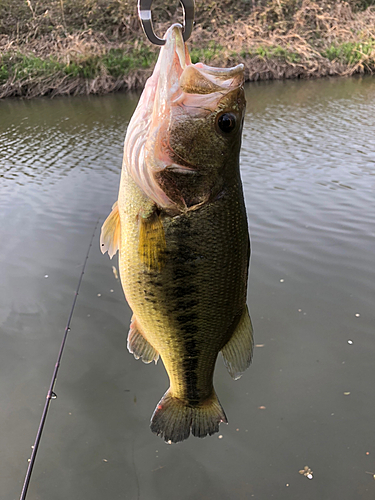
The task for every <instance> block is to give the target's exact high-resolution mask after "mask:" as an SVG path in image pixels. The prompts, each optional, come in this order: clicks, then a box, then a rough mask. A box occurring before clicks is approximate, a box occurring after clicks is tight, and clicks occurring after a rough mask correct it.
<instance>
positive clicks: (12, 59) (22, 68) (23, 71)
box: [0, 47, 156, 84]
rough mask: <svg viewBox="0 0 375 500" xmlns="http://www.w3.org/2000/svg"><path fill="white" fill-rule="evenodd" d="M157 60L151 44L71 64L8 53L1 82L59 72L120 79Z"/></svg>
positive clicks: (3, 60) (1, 64)
mask: <svg viewBox="0 0 375 500" xmlns="http://www.w3.org/2000/svg"><path fill="white" fill-rule="evenodd" d="M155 60H156V54H155V53H154V52H152V51H151V50H150V49H149V48H148V47H141V48H139V49H136V50H133V51H131V52H130V51H129V52H128V51H124V50H121V49H110V50H109V51H108V52H106V53H105V54H104V55H102V56H98V55H88V56H81V57H77V58H76V59H75V60H72V61H70V62H69V64H68V63H63V62H60V61H58V60H57V59H56V58H54V57H47V58H41V57H36V56H34V55H23V54H20V53H6V54H3V55H2V56H1V57H0V84H2V83H5V82H6V81H7V80H8V79H9V78H11V77H13V78H15V79H16V80H31V79H37V78H45V77H49V76H53V75H56V74H60V75H66V76H68V77H71V78H76V77H81V78H88V79H92V78H95V77H97V76H98V75H100V74H103V73H107V74H109V75H111V76H113V77H114V78H119V77H121V76H122V75H127V74H128V73H129V72H130V71H134V70H136V69H146V68H149V67H151V66H153V64H154V62H155Z"/></svg>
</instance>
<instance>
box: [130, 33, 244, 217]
mask: <svg viewBox="0 0 375 500" xmlns="http://www.w3.org/2000/svg"><path fill="white" fill-rule="evenodd" d="M164 38H165V40H166V43H165V45H163V47H162V48H161V50H160V54H159V58H158V61H157V63H156V66H155V69H154V72H153V74H152V76H151V77H150V78H149V80H148V81H147V83H146V86H145V89H144V91H143V93H142V95H141V98H140V100H139V103H138V106H137V109H136V111H135V113H134V115H133V117H132V119H131V121H130V123H129V127H128V131H127V135H126V139H125V148H124V161H125V163H126V170H127V171H128V173H129V174H130V175H131V176H132V178H133V179H134V181H135V182H136V184H137V185H138V186H139V187H140V189H142V191H143V192H144V193H145V194H146V195H147V196H148V197H149V198H151V199H152V200H153V201H154V202H155V203H156V204H157V205H159V206H160V207H162V208H171V207H172V206H174V202H172V201H171V200H170V199H169V198H168V196H167V195H166V193H165V192H164V191H163V189H162V188H161V187H160V185H159V184H158V182H157V180H156V179H155V174H157V173H160V172H161V171H163V170H165V169H167V170H171V171H173V172H176V173H181V174H188V175H189V174H194V173H195V170H196V169H195V167H196V166H195V165H191V163H189V162H188V161H187V160H185V159H183V158H181V157H179V155H177V154H175V151H173V149H172V148H171V146H170V143H169V126H170V123H171V119H172V118H171V117H172V115H173V109H176V107H183V108H184V109H185V110H187V112H189V111H190V112H191V113H194V115H197V114H199V112H201V113H202V114H206V115H207V113H210V112H213V111H214V110H215V109H216V107H217V105H218V102H219V101H220V100H221V99H222V98H223V96H225V95H226V94H228V92H230V91H232V90H235V89H237V88H239V87H240V86H242V85H243V83H244V72H243V70H244V66H243V64H239V65H237V66H234V67H232V68H227V69H225V68H224V69H223V68H215V67H210V66H207V65H205V64H203V63H196V64H192V62H191V59H190V55H189V51H188V48H187V46H186V44H185V42H184V40H183V36H182V26H181V25H180V24H174V25H172V26H171V27H170V28H169V30H168V31H167V32H166V34H165V37H164ZM172 157H173V158H172Z"/></svg>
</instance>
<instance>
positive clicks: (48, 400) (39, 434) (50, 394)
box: [20, 217, 100, 500]
mask: <svg viewBox="0 0 375 500" xmlns="http://www.w3.org/2000/svg"><path fill="white" fill-rule="evenodd" d="M99 220H100V217H99V218H98V220H97V221H96V224H95V227H94V231H93V233H92V236H91V240H90V244H89V247H88V249H87V253H86V257H85V260H84V263H83V266H82V271H81V275H80V277H79V281H78V286H77V289H76V292H75V295H74V299H73V304H72V307H71V309H70V313H69V317H68V322H67V324H66V327H65V332H64V336H63V339H62V342H61V345H60V350H59V354H58V356H57V361H56V364H55V368H54V370H53V374H52V380H51V383H50V386H49V389H48V392H47V396H46V402H45V404H44V408H43V413H42V417H41V419H40V422H39V428H38V432H37V434H36V438H35V442H34V445H33V446H32V450H33V451H32V453H31V457H30V458H29V465H28V467H27V471H26V476H25V481H24V483H23V488H22V492H21V496H20V500H25V498H26V495H27V490H28V488H29V483H30V479H31V474H32V472H33V468H34V464H35V459H36V454H37V452H38V448H39V443H40V440H41V438H42V433H43V428H44V424H45V422H46V418H47V413H48V409H49V405H50V403H51V399H56V398H57V396H56V394H55V393H54V391H53V390H54V388H55V383H56V379H57V372H58V371H59V367H60V362H61V358H62V355H63V352H64V347H65V343H66V340H67V337H68V333H69V332H70V322H71V320H72V317H73V312H74V308H75V306H76V302H77V297H78V292H79V289H80V287H81V283H82V279H83V275H84V273H85V268H86V263H87V259H88V258H89V253H90V249H91V247H92V242H93V240H94V235H95V232H96V228H97V227H98V223H99Z"/></svg>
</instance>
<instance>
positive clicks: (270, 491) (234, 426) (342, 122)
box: [0, 78, 375, 500]
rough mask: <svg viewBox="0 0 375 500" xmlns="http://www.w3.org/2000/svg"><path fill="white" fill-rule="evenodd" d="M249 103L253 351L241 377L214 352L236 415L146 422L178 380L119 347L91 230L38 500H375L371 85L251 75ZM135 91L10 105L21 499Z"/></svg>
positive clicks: (116, 286) (6, 214)
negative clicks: (175, 433)
mask: <svg viewBox="0 0 375 500" xmlns="http://www.w3.org/2000/svg"><path fill="white" fill-rule="evenodd" d="M247 99H248V110H247V116H246V123H245V131H244V144H243V153H242V176H243V181H244V188H245V194H246V203H247V209H248V216H249V222H250V228H251V240H252V259H251V272H250V288H249V304H250V308H251V313H252V319H253V322H254V327H255V335H256V344H257V347H256V349H255V355H254V361H253V365H252V366H251V368H250V369H249V370H248V371H247V373H246V374H245V375H244V376H243V377H242V379H241V380H239V381H237V382H234V381H232V380H231V378H230V377H229V376H228V374H227V373H226V370H225V368H224V366H223V363H222V360H221V359H219V360H218V364H217V368H216V373H215V386H216V390H217V393H218V395H219V398H220V400H221V403H222V404H223V407H224V408H225V410H226V413H227V416H228V419H229V425H228V426H225V425H222V426H221V432H220V435H215V436H213V437H211V438H206V439H204V440H199V439H196V438H193V437H191V438H189V440H188V441H186V442H184V443H180V444H179V445H173V446H168V445H165V444H164V443H163V442H162V440H160V439H159V438H157V437H156V436H154V435H153V434H152V433H151V432H150V430H149V428H148V425H149V419H150V416H151V414H152V412H153V410H154V407H155V405H156V403H157V402H158V400H159V398H160V397H161V395H162V394H163V393H164V391H165V389H166V388H167V385H168V381H167V376H166V374H165V371H164V368H163V366H162V364H160V363H159V364H158V365H157V366H154V365H144V364H143V363H141V362H140V361H136V360H135V359H134V358H133V356H131V355H130V354H129V353H128V352H127V350H126V336H127V331H128V325H129V320H130V310H129V308H128V307H127V305H126V303H125V300H124V298H123V293H122V289H121V285H120V283H119V282H118V280H116V278H115V276H114V273H113V272H112V265H115V266H117V260H116V259H114V261H113V262H112V261H110V260H109V259H108V257H107V256H102V255H101V253H100V251H99V245H98V236H99V231H98V232H97V234H96V237H95V244H94V246H93V248H92V251H91V254H90V258H89V261H88V264H87V268H86V273H85V275H84V280H83V284H82V288H81V291H80V294H79V297H78V301H77V307H76V310H75V313H74V317H73V321H72V325H71V327H72V330H71V332H70V335H69V338H68V342H67V346H66V350H65V353H64V356H63V360H62V365H61V368H60V372H59V378H58V381H57V384H56V388H55V389H56V393H57V395H58V398H57V399H56V400H55V401H53V402H52V405H51V409H50V413H49V416H48V420H47V424H46V427H45V432H44V435H43V439H42V443H41V447H40V450H39V453H38V458H37V462H36V466H35V469H34V473H33V476H32V481H31V485H30V489H29V495H28V499H29V500H37V499H40V500H46V499H48V500H60V499H61V500H62V499H67V498H69V499H70V500H83V499H90V500H103V499H111V500H115V499H122V500H123V499H129V500H133V499H141V500H143V499H144V500H149V499H150V500H151V499H152V500H153V499H173V500H175V499H177V498H178V499H183V500H185V499H186V500H187V499H189V500H190V499H194V500H195V499H207V500H227V499H234V500H237V499H241V500H242V499H249V498H258V499H261V500H265V499H269V498H275V499H279V500H284V499H285V500H286V499H292V500H301V499H304V500H328V499H330V500H337V499H340V500H353V499H365V500H370V499H371V500H373V499H374V497H375V481H374V479H373V477H372V475H371V474H370V473H372V474H374V473H375V426H374V415H375V393H374V380H375V321H374V299H375V229H374V228H375V225H374V224H375V200H374V188H375V79H374V78H365V79H348V80H345V79H334V80H320V81H309V82H270V83H263V84H260V85H257V84H252V85H249V86H248V88H247ZM136 102H137V97H136V96H130V97H129V96H128V95H115V96H107V97H101V98H96V97H90V98H74V99H69V98H62V99H56V100H53V101H49V100H44V99H43V100H35V101H31V102H24V101H3V102H0V172H1V177H0V183H1V190H0V235H1V250H0V273H1V289H0V327H1V348H0V401H1V404H0V422H1V433H0V450H1V451H0V454H1V468H0V483H1V487H0V488H1V494H0V497H1V498H4V499H9V500H13V499H17V498H19V495H20V491H21V487H22V483H23V479H24V474H25V471H26V467H27V459H28V457H29V456H30V452H31V448H30V447H31V445H32V443H33V441H34V438H35V434H36V430H37V427H38V423H39V419H40V416H41V411H42V408H43V405H44V398H45V395H46V391H47V387H48V385H49V382H50V379H51V375H52V371H53V368H54V364H55V360H56V357H57V353H58V349H59V345H60V342H61V338H62V335H63V331H64V328H65V324H66V321H67V319H68V315H69V311H70V308H71V305H72V301H73V298H74V292H75V289H76V286H77V283H78V278H79V274H80V272H81V267H82V264H83V261H84V257H85V254H86V250H87V246H88V244H89V240H90V237H91V234H92V231H93V229H94V225H95V222H96V220H97V218H98V217H101V218H102V220H103V219H104V218H105V217H106V216H107V214H108V213H109V211H110V208H111V205H112V203H113V202H114V200H115V199H116V194H117V189H118V182H119V173H120V166H121V157H122V144H123V138H124V134H125V130H126V125H127V123H128V120H129V118H130V116H131V113H132V111H133V109H134V107H135V105H136ZM349 341H350V343H349ZM304 466H308V467H310V468H311V469H312V471H313V479H311V480H309V479H307V478H306V477H304V476H303V475H300V474H299V473H298V471H299V470H300V469H303V467H304Z"/></svg>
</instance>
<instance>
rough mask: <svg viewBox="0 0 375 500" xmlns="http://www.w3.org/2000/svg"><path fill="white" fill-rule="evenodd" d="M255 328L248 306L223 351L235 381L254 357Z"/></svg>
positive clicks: (225, 361)
mask: <svg viewBox="0 0 375 500" xmlns="http://www.w3.org/2000/svg"><path fill="white" fill-rule="evenodd" d="M253 346H254V340H253V327H252V324H251V319H250V315H249V310H248V308H247V306H246V307H245V309H244V312H243V314H242V316H241V319H240V321H239V323H238V325H237V328H236V329H235V331H234V333H233V335H232V337H231V338H230V340H229V341H228V342H227V343H226V344H225V346H224V347H223V348H222V350H221V354H222V355H223V358H224V364H225V366H226V367H227V370H228V372H229V374H230V376H231V377H232V378H234V380H237V379H239V378H240V377H241V375H242V374H243V372H244V371H245V370H246V369H247V368H248V367H249V365H250V363H251V359H252V357H253Z"/></svg>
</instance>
